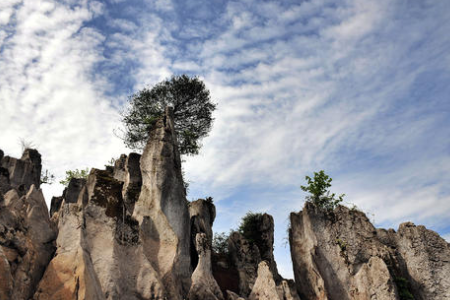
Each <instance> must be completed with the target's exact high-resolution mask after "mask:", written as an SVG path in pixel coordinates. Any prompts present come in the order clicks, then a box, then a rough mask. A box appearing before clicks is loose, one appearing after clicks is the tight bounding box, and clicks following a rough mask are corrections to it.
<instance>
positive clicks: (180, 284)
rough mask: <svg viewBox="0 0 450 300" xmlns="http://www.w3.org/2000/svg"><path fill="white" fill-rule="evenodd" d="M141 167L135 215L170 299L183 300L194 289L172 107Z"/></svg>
mask: <svg viewBox="0 0 450 300" xmlns="http://www.w3.org/2000/svg"><path fill="white" fill-rule="evenodd" d="M140 168H141V171H142V188H141V192H140V195H139V199H138V200H137V202H136V204H135V206H134V211H133V216H134V218H135V219H136V220H137V221H138V222H139V224H140V228H141V236H142V237H143V239H144V240H143V242H144V244H146V245H148V252H146V255H147V257H149V259H150V260H151V263H152V265H153V266H154V267H155V269H156V270H157V271H158V272H159V273H160V276H161V278H162V279H163V284H164V285H165V288H166V290H167V291H168V292H169V295H170V298H171V299H181V298H182V297H183V296H185V295H187V293H188V292H189V289H190V286H191V280H190V277H191V272H192V271H191V264H190V251H189V246H190V226H189V211H188V206H187V200H186V196H185V193H184V186H183V179H182V174H181V160H180V154H179V152H178V146H177V138H176V134H175V130H174V125H173V110H172V109H171V108H168V109H166V111H165V114H164V116H163V117H162V118H160V119H159V120H158V121H156V124H155V125H154V126H153V127H152V129H151V130H150V132H149V140H148V142H147V145H146V147H145V149H144V152H143V154H142V157H141V159H140ZM156 245H158V246H156Z"/></svg>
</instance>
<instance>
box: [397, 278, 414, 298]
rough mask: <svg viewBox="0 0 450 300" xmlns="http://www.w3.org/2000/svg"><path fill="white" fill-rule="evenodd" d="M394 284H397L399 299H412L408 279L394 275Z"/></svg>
mask: <svg viewBox="0 0 450 300" xmlns="http://www.w3.org/2000/svg"><path fill="white" fill-rule="evenodd" d="M394 282H395V285H396V286H397V292H398V296H399V297H400V300H414V296H413V295H412V294H411V292H410V290H409V284H408V280H406V278H404V277H395V278H394Z"/></svg>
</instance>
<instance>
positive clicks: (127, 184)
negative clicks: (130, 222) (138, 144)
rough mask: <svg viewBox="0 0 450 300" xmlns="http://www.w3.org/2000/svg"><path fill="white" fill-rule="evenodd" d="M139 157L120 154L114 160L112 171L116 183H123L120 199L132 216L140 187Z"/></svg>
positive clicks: (133, 154)
mask: <svg viewBox="0 0 450 300" xmlns="http://www.w3.org/2000/svg"><path fill="white" fill-rule="evenodd" d="M140 160H141V155H139V154H137V153H130V155H128V156H127V155H125V154H122V155H121V156H120V158H119V159H118V160H116V162H115V164H114V169H113V176H114V178H115V179H117V180H118V181H121V182H123V190H122V197H123V200H124V203H125V207H126V209H127V212H128V213H129V214H131V215H132V214H133V211H134V205H135V203H136V201H137V200H138V198H139V195H140V193H141V187H142V174H141V167H140V165H141V163H140Z"/></svg>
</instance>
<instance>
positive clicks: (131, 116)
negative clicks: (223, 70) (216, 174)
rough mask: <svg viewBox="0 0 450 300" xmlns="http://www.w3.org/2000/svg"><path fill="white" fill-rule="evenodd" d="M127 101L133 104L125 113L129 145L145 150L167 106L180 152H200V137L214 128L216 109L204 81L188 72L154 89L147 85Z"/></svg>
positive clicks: (188, 153) (123, 118) (123, 114)
mask: <svg viewBox="0 0 450 300" xmlns="http://www.w3.org/2000/svg"><path fill="white" fill-rule="evenodd" d="M128 100H129V104H130V105H129V107H128V109H127V110H125V111H124V112H123V113H122V121H123V123H124V125H125V135H124V137H123V140H124V142H125V145H126V146H127V147H129V148H132V149H143V148H144V147H145V145H146V143H147V140H148V133H149V131H150V129H151V128H152V126H153V125H154V124H155V122H156V121H157V120H158V119H159V118H160V117H161V116H163V114H164V110H165V108H166V107H168V106H171V107H172V108H173V114H174V126H175V131H176V133H177V136H178V147H179V150H180V153H181V154H187V155H195V154H198V151H199V149H200V147H201V145H200V139H201V138H203V137H205V136H207V135H208V133H209V131H210V130H211V127H212V123H213V120H214V119H213V117H212V112H213V111H214V110H215V109H216V104H214V103H213V102H212V101H211V98H210V95H209V90H208V89H206V87H205V84H204V83H203V81H201V80H200V79H199V78H198V77H189V76H187V75H181V76H173V77H172V78H171V79H168V80H164V81H162V82H160V83H158V84H156V85H155V86H154V87H152V88H151V89H148V88H144V89H142V90H140V91H138V92H137V93H135V94H133V95H131V96H130V97H129V99H128Z"/></svg>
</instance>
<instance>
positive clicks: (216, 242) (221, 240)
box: [212, 232, 229, 254]
mask: <svg viewBox="0 0 450 300" xmlns="http://www.w3.org/2000/svg"><path fill="white" fill-rule="evenodd" d="M228 237H229V235H228V234H226V233H225V232H220V233H215V234H214V237H213V240H212V250H213V251H214V252H215V253H218V254H228Z"/></svg>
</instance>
